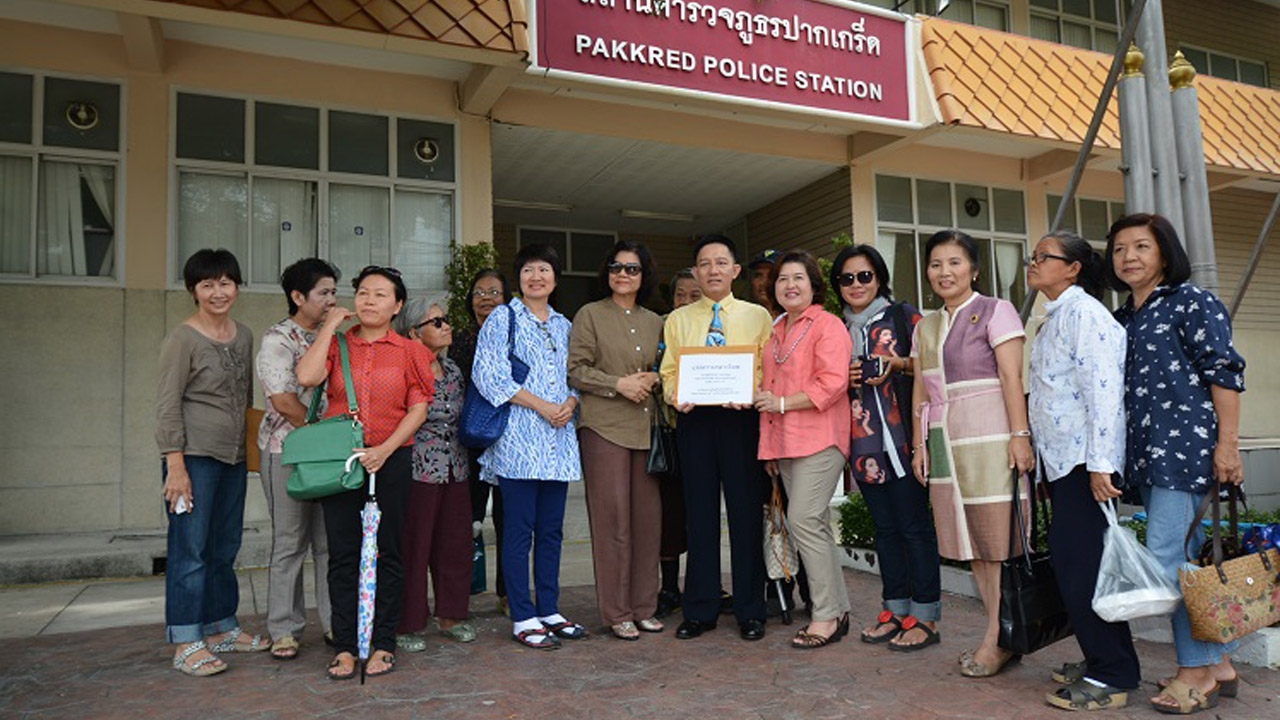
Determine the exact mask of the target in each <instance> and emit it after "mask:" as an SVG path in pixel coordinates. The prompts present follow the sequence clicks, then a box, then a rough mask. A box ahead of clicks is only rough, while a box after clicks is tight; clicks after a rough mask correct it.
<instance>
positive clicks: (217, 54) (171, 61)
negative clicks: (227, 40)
mask: <svg viewBox="0 0 1280 720" xmlns="http://www.w3.org/2000/svg"><path fill="white" fill-rule="evenodd" d="M0 37H3V38H4V39H5V40H4V42H2V43H0V67H3V68H6V69H25V70H36V71H46V72H55V73H66V74H70V75H74V76H77V77H84V78H90V79H95V78H98V79H106V80H111V81H115V82H119V83H121V86H122V98H123V112H122V121H123V122H124V124H125V126H126V130H125V136H124V137H125V151H124V155H123V159H122V163H121V167H120V171H119V173H118V177H120V178H121V185H122V193H121V194H120V197H121V198H122V200H123V204H122V210H123V212H122V213H121V222H120V224H119V227H117V235H116V241H117V242H118V243H121V244H122V246H123V247H124V264H123V271H122V272H121V282H120V283H119V284H118V285H117V286H115V287H88V286H79V285H71V286H68V284H67V283H61V284H46V283H43V282H27V283H14V282H3V283H0V306H3V307H5V308H10V309H20V312H17V313H12V314H11V317H10V318H9V319H8V320H7V321H6V323H5V329H6V336H7V337H6V340H7V342H6V343H4V345H3V347H0V370H3V371H4V372H5V373H6V376H7V377H8V378H9V382H8V383H7V385H8V389H7V390H6V391H5V394H4V398H5V405H6V409H7V410H8V412H6V413H5V414H4V417H3V418H0V454H3V455H4V456H5V458H6V461H5V464H4V468H5V469H4V472H0V534H22V533H51V532H66V531H85V530H111V529H118V528H130V529H145V528H155V527H160V526H161V525H162V524H163V511H162V505H161V501H160V495H159V487H160V467H159V454H158V452H157V450H156V445H155V440H154V434H155V420H154V415H155V409H154V399H155V378H156V375H157V362H158V354H159V349H160V344H161V342H162V340H163V338H164V336H165V333H166V332H167V331H168V330H169V329H171V328H172V327H174V326H175V325H177V324H178V323H180V322H181V321H182V320H183V319H184V318H186V317H188V316H189V315H190V314H191V312H192V304H191V298H190V296H189V295H188V294H187V293H186V291H185V290H183V289H182V288H181V285H180V284H177V285H175V284H174V283H173V282H172V280H173V278H170V277H169V272H170V270H169V269H170V268H171V267H172V266H173V265H174V262H173V259H172V256H171V252H172V251H171V247H173V246H174V245H175V244H176V243H174V242H172V240H171V228H172V226H173V218H172V213H171V210H170V208H171V207H172V206H173V203H172V202H171V192H170V187H171V176H172V172H171V167H170V159H169V152H170V151H169V147H170V134H171V133H170V122H171V121H170V107H171V104H172V97H173V92H174V89H175V88H180V89H184V90H193V91H209V92H214V93H219V92H221V93H228V94H235V95H247V96H252V97H259V98H269V99H278V100H284V101H295V102H299V103H306V104H312V105H327V106H336V107H341V108H347V109H357V110H365V111H368V112H383V113H403V114H405V115H412V116H417V117H425V118H434V119H440V120H445V121H450V120H453V121H456V122H457V134H456V137H457V142H458V154H459V157H460V158H461V162H460V168H459V169H460V172H459V183H458V190H457V192H456V195H455V208H456V210H455V212H456V213H457V214H458V216H459V226H458V227H459V232H460V233H461V239H462V241H463V242H468V243H474V242H490V241H491V240H492V221H491V220H490V218H491V217H492V208H491V198H492V190H491V183H490V175H491V172H490V167H491V164H492V161H491V150H490V143H489V124H488V121H487V120H486V119H484V118H472V117H465V118H464V117H461V116H460V115H459V113H458V112H457V111H456V109H455V104H456V99H455V98H456V94H455V93H456V86H455V84H454V83H453V82H451V81H445V80H439V79H433V78H427V77H422V76H410V75H400V74H392V73H376V72H371V71H367V70H358V69H354V68H342V67H336V66H326V65H320V64H315V63H307V62H301V61H296V60H287V59H281V58H276V57H268V56H266V55H257V54H252V53H248V52H240V51H231V50H225V49H220V48H215V47H210V46H202V45H195V44H191V43H186V42H178V41H173V40H169V41H166V42H165V45H164V56H165V62H166V66H165V70H164V72H163V73H148V72H141V71H136V70H134V69H133V68H131V67H130V66H129V63H128V59H127V57H126V54H125V49H124V45H123V43H122V41H121V38H120V37H119V36H115V35H105V34H100V33H91V32H82V31H75V30H65V29H58V28H53V27H49V26H44V25H35V24H26V23H18V22H11V21H3V20H0ZM67 48H74V49H75V52H67ZM241 260H242V261H243V260H244V259H243V258H242V259H241ZM343 285H345V282H344V283H343ZM346 292H347V294H348V296H349V295H350V292H351V291H350V290H347V291H346ZM344 302H345V303H347V304H349V302H350V298H349V297H347V298H346V299H345V300H344ZM285 314H286V306H285V303H284V298H283V297H281V293H280V291H279V289H276V288H263V289H260V290H257V291H245V292H242V293H241V295H240V298H239V300H238V301H237V303H236V307H235V310H234V313H233V315H234V316H235V318H236V319H237V320H238V321H240V322H243V323H245V324H246V325H248V326H249V327H250V329H252V330H253V332H254V335H255V337H257V336H260V335H261V333H262V332H263V331H264V330H265V329H266V328H267V327H268V326H270V325H271V324H272V323H274V322H276V321H278V320H279V319H281V318H282V317H284V315H285ZM255 348H256V342H255ZM257 395H258V400H257V402H256V405H257V406H259V407H262V399H261V391H260V390H258V392H257ZM248 503H249V504H248V508H247V511H246V520H247V521H250V522H252V521H254V520H261V519H265V517H266V513H265V508H264V506H263V502H262V494H261V492H260V491H259V490H258V485H257V481H256V479H255V478H254V477H253V476H251V478H250V489H249V493H248Z"/></svg>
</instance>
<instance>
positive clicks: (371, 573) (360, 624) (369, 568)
mask: <svg viewBox="0 0 1280 720" xmlns="http://www.w3.org/2000/svg"><path fill="white" fill-rule="evenodd" d="M360 455H361V453H356V454H355V455H352V456H351V457H349V458H347V467H348V470H349V469H350V466H351V463H352V461H354V460H357V459H359V457H360ZM377 486H378V481H377V473H369V500H368V501H367V502H366V503H365V504H364V509H362V510H361V511H360V525H361V527H362V528H363V537H362V539H361V541H360V580H359V590H360V593H359V600H357V603H356V650H357V653H358V654H359V656H360V682H361V684H363V683H364V675H365V668H366V666H368V664H369V652H370V645H371V643H372V641H373V609H374V604H375V603H376V602H377V599H378V525H379V524H380V523H381V522H382V509H381V508H379V507H378V495H377Z"/></svg>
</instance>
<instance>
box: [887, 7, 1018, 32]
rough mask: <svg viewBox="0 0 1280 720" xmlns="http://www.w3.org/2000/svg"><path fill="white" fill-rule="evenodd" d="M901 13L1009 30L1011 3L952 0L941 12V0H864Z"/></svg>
mask: <svg viewBox="0 0 1280 720" xmlns="http://www.w3.org/2000/svg"><path fill="white" fill-rule="evenodd" d="M863 2H867V3H868V4H870V5H875V6H877V7H882V8H885V9H886V10H897V11H898V12H900V13H923V14H925V15H938V16H941V17H944V18H946V19H948V20H957V21H959V22H962V23H968V24H970V25H977V26H978V27H984V28H990V29H992V30H1004V31H1006V32H1007V31H1008V30H1009V3H1007V2H1003V1H1002V0H951V2H949V3H947V4H946V6H945V7H943V9H942V11H941V12H939V10H938V6H939V5H940V4H941V3H940V2H939V0H863Z"/></svg>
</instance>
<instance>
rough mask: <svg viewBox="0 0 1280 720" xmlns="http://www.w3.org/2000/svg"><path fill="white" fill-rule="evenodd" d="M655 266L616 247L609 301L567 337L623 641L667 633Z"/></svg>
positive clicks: (615, 623)
mask: <svg viewBox="0 0 1280 720" xmlns="http://www.w3.org/2000/svg"><path fill="white" fill-rule="evenodd" d="M656 275H657V271H656V269H655V267H654V263H653V257H652V256H651V255H650V254H649V249H648V248H646V247H645V246H644V245H642V244H640V243H635V242H629V241H626V240H622V241H619V242H618V243H616V244H615V245H614V246H613V250H611V251H610V252H609V255H608V257H607V258H606V259H605V262H604V265H603V266H601V268H600V274H599V282H600V289H601V291H602V292H606V293H608V297H606V298H605V299H603V300H598V301H596V302H593V303H590V304H587V305H584V306H583V307H582V309H581V310H579V311H578V314H577V315H576V316H575V317H574V319H573V334H572V335H571V336H570V338H569V383H570V384H571V385H573V386H574V387H575V388H577V389H578V390H580V391H581V392H582V418H581V420H580V421H579V423H578V442H579V444H580V446H581V448H582V468H583V474H584V476H585V482H586V484H587V485H586V494H587V515H588V519H589V520H590V524H591V559H592V561H593V563H594V566H595V576H596V600H597V602H598V603H599V606H600V617H601V619H603V620H604V624H605V625H608V626H609V628H610V630H611V631H612V632H613V635H614V637H616V638H618V639H619V640H639V639H640V631H642V630H643V631H644V632H654V633H656V632H662V629H663V626H662V622H661V621H659V620H658V619H657V618H655V617H654V614H655V613H656V611H657V607H658V554H659V549H660V541H661V529H662V501H661V498H660V495H659V490H658V480H657V479H656V478H654V477H653V476H651V475H649V473H648V472H647V471H646V470H645V463H646V460H647V457H648V450H649V426H650V423H651V422H652V421H653V413H654V412H656V411H657V410H658V407H657V405H655V403H654V401H653V400H652V399H651V395H652V393H653V391H654V388H655V387H656V386H657V384H658V374H657V373H656V372H654V371H653V366H654V362H655V361H656V358H657V354H658V337H659V335H661V333H662V319H661V318H659V317H658V315H657V313H654V312H653V311H651V310H648V309H647V308H645V307H643V306H641V303H643V302H644V301H645V300H647V299H648V298H649V296H650V295H652V294H653V289H654V286H655V284H656Z"/></svg>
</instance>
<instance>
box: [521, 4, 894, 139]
mask: <svg viewBox="0 0 1280 720" xmlns="http://www.w3.org/2000/svg"><path fill="white" fill-rule="evenodd" d="M536 5H537V7H536V13H535V18H536V21H535V25H534V33H535V36H536V42H535V49H536V54H535V57H534V66H535V68H537V69H539V70H545V71H547V74H549V75H559V76H565V77H577V78H579V79H591V80H603V81H605V82H613V83H617V82H618V81H622V82H624V83H643V84H646V85H650V86H661V87H663V88H669V89H672V90H674V91H676V92H679V93H692V94H697V95H703V96H706V95H712V96H717V97H720V98H722V99H723V98H725V97H726V96H727V97H728V98H731V99H737V100H739V101H745V102H748V103H755V104H769V105H775V106H776V105H783V106H790V107H795V106H800V107H806V108H811V109H814V110H818V111H820V112H823V113H824V114H827V113H837V114H841V115H845V114H847V115H858V116H863V117H868V118H878V119H881V120H883V121H887V122H889V123H893V124H907V123H911V122H913V121H914V118H913V113H912V111H913V107H912V106H913V102H912V87H911V82H912V77H911V67H910V62H909V55H908V51H907V33H908V27H907V22H906V20H905V18H903V17H902V16H900V15H895V14H891V13H884V12H883V11H880V10H876V9H874V8H867V7H863V6H860V5H855V4H851V3H842V2H838V0H829V1H819V0H716V1H715V2H707V3H702V2H685V1H684V0H536ZM583 76H587V77H583Z"/></svg>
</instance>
